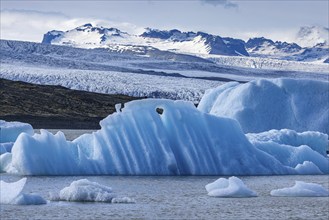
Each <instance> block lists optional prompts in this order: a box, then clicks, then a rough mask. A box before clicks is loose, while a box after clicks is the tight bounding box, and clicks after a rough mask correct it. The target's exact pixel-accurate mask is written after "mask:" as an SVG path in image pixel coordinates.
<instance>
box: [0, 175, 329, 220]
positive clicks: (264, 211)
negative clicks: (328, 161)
mask: <svg viewBox="0 0 329 220" xmlns="http://www.w3.org/2000/svg"><path fill="white" fill-rule="evenodd" d="M0 177H1V180H4V181H7V182H9V181H17V180H19V179H20V178H21V176H13V175H8V174H1V175H0ZM82 178H86V179H88V180H90V181H95V182H98V183H100V184H105V185H107V186H111V187H112V189H113V191H114V192H115V193H116V194H117V195H118V196H120V197H121V196H128V197H131V198H133V199H135V200H136V203H135V204H108V203H79V202H55V201H50V202H48V204H46V205H39V206H33V205H31V206H17V205H1V207H0V212H1V220H3V219H326V220H327V219H329V197H272V196H270V191H271V190H273V189H277V188H283V187H288V186H293V185H294V183H295V180H300V181H305V182H313V183H318V184H321V185H323V186H325V187H327V188H329V175H321V176H248V177H240V178H241V179H242V180H243V181H244V182H245V184H246V185H247V186H248V187H249V188H250V189H252V190H254V191H256V192H257V193H258V197H255V198H213V197H209V196H207V192H206V190H205V188H204V186H205V185H206V184H208V183H210V182H212V181H214V180H216V179H218V178H219V176H183V177H172V176H164V177H155V176H70V177H68V176H65V177H62V176H32V177H28V180H27V184H26V186H25V188H24V192H25V193H32V192H33V193H38V194H40V195H41V196H43V197H44V198H45V199H49V198H50V196H49V194H50V193H58V192H59V191H60V190H61V189H62V188H64V187H66V186H68V185H69V184H70V183H71V182H72V181H74V180H78V179H82Z"/></svg>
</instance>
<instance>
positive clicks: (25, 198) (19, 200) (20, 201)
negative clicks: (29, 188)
mask: <svg viewBox="0 0 329 220" xmlns="http://www.w3.org/2000/svg"><path fill="white" fill-rule="evenodd" d="M12 204H15V205H43V204H47V201H46V200H45V199H44V198H42V197H41V196H40V195H38V194H35V193H31V194H25V193H21V194H19V195H18V197H16V198H15V199H14V200H13V202H12Z"/></svg>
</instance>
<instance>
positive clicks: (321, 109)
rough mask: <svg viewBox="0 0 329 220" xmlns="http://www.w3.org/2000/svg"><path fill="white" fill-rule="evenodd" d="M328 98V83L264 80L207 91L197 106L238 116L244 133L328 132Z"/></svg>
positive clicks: (233, 116)
mask: <svg viewBox="0 0 329 220" xmlns="http://www.w3.org/2000/svg"><path fill="white" fill-rule="evenodd" d="M328 100H329V83H328V82H321V81H315V80H306V79H299V80H297V79H282V78H280V79H272V80H264V79H261V80H255V81H251V82H248V83H245V84H239V83H236V82H232V83H226V84H224V85H222V86H219V87H217V88H215V89H210V90H207V91H206V93H205V95H204V96H203V97H202V99H201V101H200V104H199V106H198V109H199V110H200V111H202V112H205V113H210V114H213V115H217V116H221V117H229V118H234V119H236V120H237V121H239V123H240V125H241V127H242V129H243V131H244V132H245V133H251V132H252V133H258V132H263V131H268V130H271V129H284V128H287V129H292V130H295V131H298V132H301V131H319V132H322V133H326V134H329V102H328Z"/></svg>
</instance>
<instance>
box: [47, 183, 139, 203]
mask: <svg viewBox="0 0 329 220" xmlns="http://www.w3.org/2000/svg"><path fill="white" fill-rule="evenodd" d="M53 197H54V196H53ZM53 200H63V201H71V202H72V201H74V202H106V203H111V202H112V203H133V202H134V200H133V199H131V198H129V197H122V198H120V197H117V196H116V195H115V194H114V193H113V191H112V188H111V187H108V186H105V185H101V184H99V183H96V182H91V181H89V180H87V179H80V180H77V181H73V182H72V183H71V184H70V186H68V187H65V188H64V189H62V190H61V191H60V193H59V196H58V198H56V196H55V197H54V198H53Z"/></svg>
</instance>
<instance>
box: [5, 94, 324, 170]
mask: <svg viewBox="0 0 329 220" xmlns="http://www.w3.org/2000/svg"><path fill="white" fill-rule="evenodd" d="M117 111H118V112H116V113H114V114H112V115H109V116H108V117H107V118H105V119H104V120H102V121H101V122H100V125H101V130H99V131H97V132H94V133H92V134H85V135H82V136H80V137H78V138H77V139H75V140H74V141H72V142H71V141H67V140H66V138H65V136H64V134H63V133H62V132H58V133H57V134H55V135H53V134H51V133H49V132H47V131H46V130H41V133H40V134H35V135H33V136H31V135H28V134H24V133H23V134H21V135H20V136H19V137H18V139H17V141H16V142H15V144H14V146H13V149H12V153H11V154H9V153H8V154H6V156H5V157H0V164H1V163H2V160H4V161H6V163H5V165H6V167H2V168H1V169H2V170H4V171H6V172H10V173H18V174H22V175H81V174H82V175H87V174H92V175H99V174H110V175H268V174H300V172H302V171H303V169H299V170H298V171H297V169H295V168H296V167H297V166H298V165H300V166H301V165H303V164H304V162H305V161H309V162H312V163H313V164H312V166H313V168H314V167H317V168H318V170H320V171H321V173H329V159H328V158H327V157H326V156H324V155H322V154H320V153H319V152H318V151H320V148H315V147H314V149H313V148H312V147H313V146H312V147H309V146H306V145H302V146H301V147H300V148H301V149H299V147H292V146H289V145H284V144H279V143H274V142H273V143H274V144H273V147H277V148H278V150H273V151H271V150H268V148H267V144H268V143H267V142H265V143H258V144H252V143H251V142H250V141H249V140H248V138H247V137H246V135H245V134H244V133H243V131H242V129H241V127H240V125H239V123H238V122H237V121H235V120H233V119H229V118H221V117H217V116H213V115H210V114H207V113H202V112H200V111H199V110H198V109H197V108H195V106H194V105H193V103H191V102H185V101H172V100H158V99H146V100H138V101H132V102H129V103H126V104H125V107H124V108H122V109H120V108H119V106H117ZM273 139H274V138H273ZM302 143H304V142H302ZM327 143H328V142H327ZM262 144H263V145H266V146H262ZM296 149H297V150H296ZM279 152H282V153H283V154H284V155H286V156H285V157H283V158H279V157H278V153H279ZM295 152H296V153H298V157H297V156H296V157H294V156H293V155H294V153H295ZM304 166H305V164H304ZM306 166H307V164H306ZM1 169H0V170H1ZM306 170H308V171H309V170H310V169H306Z"/></svg>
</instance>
